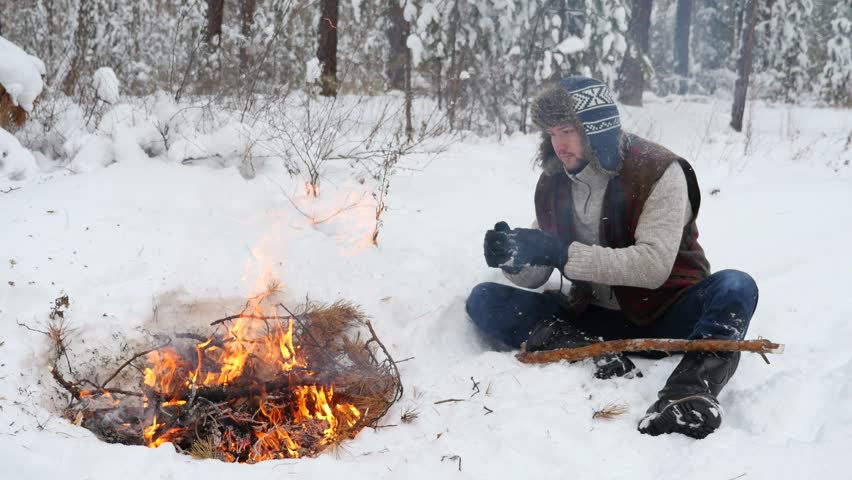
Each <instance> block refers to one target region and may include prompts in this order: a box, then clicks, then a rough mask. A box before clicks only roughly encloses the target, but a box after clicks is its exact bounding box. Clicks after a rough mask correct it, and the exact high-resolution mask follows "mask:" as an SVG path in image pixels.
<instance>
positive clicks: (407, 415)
mask: <svg viewBox="0 0 852 480" xmlns="http://www.w3.org/2000/svg"><path fill="white" fill-rule="evenodd" d="M419 416H420V412H419V411H418V410H417V408H415V407H408V408H406V409H405V410H404V411H403V412H402V416H400V418H399V419H400V420H402V423H413V422H414V421H415V420H417V417H419Z"/></svg>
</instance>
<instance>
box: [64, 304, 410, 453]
mask: <svg viewBox="0 0 852 480" xmlns="http://www.w3.org/2000/svg"><path fill="white" fill-rule="evenodd" d="M274 293H275V289H274V288H270V289H269V290H268V291H267V292H265V293H264V294H261V295H258V296H257V297H254V298H252V299H251V300H250V301H249V302H248V304H247V305H246V307H245V308H244V309H243V311H242V312H241V313H240V314H237V315H233V316H231V317H227V318H224V319H221V320H217V321H215V322H213V325H215V326H216V327H217V330H216V331H215V332H214V333H213V334H212V335H210V336H206V337H205V336H201V335H196V334H180V335H177V336H176V338H174V339H170V340H168V341H166V342H165V344H164V345H161V346H159V347H156V348H153V349H151V350H148V351H145V352H141V353H139V354H137V355H136V356H134V357H133V358H131V359H130V360H128V361H126V362H125V363H124V364H123V365H122V366H121V367H119V368H118V370H117V371H116V372H115V373H114V374H112V375H111V376H110V377H109V378H108V379H107V380H106V381H105V382H103V383H102V384H98V383H97V382H92V381H89V380H80V381H77V380H74V381H69V380H66V379H65V377H64V376H63V374H62V373H61V372H60V371H59V369H58V368H59V367H58V362H56V363H55V364H54V369H53V374H54V378H56V380H57V381H58V382H59V383H60V385H62V386H63V387H64V388H65V389H66V390H68V391H69V392H71V394H72V397H73V399H72V403H71V405H70V406H69V407H68V408H67V410H66V417H67V418H68V419H70V420H72V421H74V422H75V423H77V424H78V425H82V426H83V427H85V428H88V429H89V430H92V431H93V432H94V433H95V434H96V435H97V436H98V437H99V438H101V439H103V440H105V441H109V442H118V443H124V444H132V445H148V446H149V447H158V446H160V445H162V444H164V443H167V442H171V443H172V444H173V445H174V446H175V448H176V449H177V450H178V451H181V452H185V453H189V454H192V455H194V456H201V457H213V458H219V459H222V460H226V461H230V462H250V463H253V462H259V461H262V460H268V459H274V458H298V457H304V456H314V455H317V454H318V453H320V452H321V451H323V450H324V449H326V448H328V447H329V446H332V445H336V444H338V443H340V442H341V441H343V440H345V439H348V438H352V437H354V436H355V435H356V434H357V433H358V432H359V431H360V430H361V429H362V428H364V427H365V426H374V425H375V424H376V422H377V421H378V420H379V419H380V418H381V417H382V416H383V415H384V414H385V413H386V412H387V410H388V409H389V408H390V406H391V405H392V404H393V403H394V402H395V401H396V400H398V399H399V398H400V396H401V395H402V385H401V383H400V381H399V372H398V370H397V368H396V365H395V363H394V362H393V360H392V359H391V358H390V355H389V354H388V352H387V350H386V349H385V348H384V346H383V345H382V344H381V342H380V341H379V339H378V338H377V337H376V334H375V331H374V330H373V328H372V325H371V324H370V322H369V321H368V320H366V318H365V317H364V315H363V314H362V313H361V312H360V311H359V310H358V309H357V308H355V307H354V306H352V305H351V304H348V303H343V302H338V303H335V304H333V305H331V306H328V307H323V306H312V305H310V304H309V305H306V306H305V308H304V309H303V310H304V313H301V314H298V315H297V314H293V313H292V312H290V310H288V309H287V308H286V307H284V306H283V305H282V304H280V303H278V304H276V305H274V306H272V307H271V308H270V304H272V303H274V301H273V300H272V298H273V297H274ZM265 312H271V313H265ZM64 353H65V346H64V345H62V344H61V342H57V355H56V357H55V358H56V359H57V360H58V359H59V357H60V355H63V354H64ZM128 366H133V367H135V369H136V372H138V374H137V375H138V376H135V377H134V375H133V374H132V373H133V370H132V369H126V368H125V367H128ZM134 378H135V380H134ZM113 380H116V383H117V384H121V385H122V387H121V388H113V387H110V385H109V384H110V382H111V381H113ZM134 383H135V386H136V390H134V389H132V387H131V388H128V387H124V385H127V384H130V385H134ZM83 385H89V386H94V387H95V388H89V389H85V390H84V389H83V388H82V386H83Z"/></svg>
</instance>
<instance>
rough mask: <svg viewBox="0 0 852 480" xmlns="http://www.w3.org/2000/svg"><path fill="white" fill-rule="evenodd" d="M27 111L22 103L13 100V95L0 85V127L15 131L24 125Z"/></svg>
mask: <svg viewBox="0 0 852 480" xmlns="http://www.w3.org/2000/svg"><path fill="white" fill-rule="evenodd" d="M26 121H27V112H26V110H24V109H23V108H21V106H20V105H15V104H14V103H13V102H12V97H11V96H9V94H8V93H6V89H5V88H3V85H0V128H2V129H4V130H8V131H10V132H14V131H15V130H17V129H19V128H21V127H23V126H24V123H25V122H26Z"/></svg>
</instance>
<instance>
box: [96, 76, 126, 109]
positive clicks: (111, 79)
mask: <svg viewBox="0 0 852 480" xmlns="http://www.w3.org/2000/svg"><path fill="white" fill-rule="evenodd" d="M92 87H94V89H95V95H97V98H99V99H101V100H103V101H104V102H106V103H109V104H110V105H112V104H114V103H118V100H119V98H120V92H119V83H118V77H117V76H116V75H115V71H113V69H111V68H109V67H101V68H99V69H97V70H95V74H94V75H93V76H92Z"/></svg>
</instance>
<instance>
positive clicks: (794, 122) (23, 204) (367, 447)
mask: <svg viewBox="0 0 852 480" xmlns="http://www.w3.org/2000/svg"><path fill="white" fill-rule="evenodd" d="M160 108H161V109H165V110H168V108H167V105H166V104H165V103H164V104H162V105H161V107H160ZM729 111H730V104H729V102H728V101H727V100H715V99H706V98H693V99H686V100H685V99H683V98H680V97H679V98H677V99H676V100H666V99H657V98H648V99H647V104H646V106H645V108H642V109H636V108H622V114H623V121H624V124H625V127H626V129H628V130H631V131H633V132H635V133H637V134H640V135H642V136H645V137H647V138H649V139H651V140H655V141H659V142H661V143H662V144H664V145H666V146H667V147H668V148H670V149H672V150H673V151H675V152H676V153H678V154H680V155H683V156H685V157H686V158H687V159H689V160H690V161H691V162H692V164H693V166H694V167H695V169H696V171H697V174H698V178H699V182H700V185H701V189H702V193H703V199H702V206H701V213H700V216H699V226H700V229H701V242H702V245H703V246H704V248H705V250H706V252H707V255H708V258H709V259H710V261H711V263H712V266H713V269H714V270H721V269H725V268H737V269H741V270H744V271H746V272H748V273H750V274H751V275H752V276H753V277H754V278H755V279H756V280H757V283H758V285H759V287H760V303H759V305H758V309H757V313H756V315H755V317H754V319H753V321H752V324H751V328H750V330H749V334H748V338H758V337H764V338H769V339H771V340H773V341H776V342H780V343H784V344H786V351H785V353H784V354H782V355H772V356H771V357H770V360H771V361H772V364H771V365H766V364H765V363H764V362H763V360H762V359H761V358H760V357H759V356H756V355H749V354H745V355H744V356H743V359H742V361H741V363H740V367H739V370H738V372H737V374H736V375H735V376H734V378H733V379H732V380H731V382H730V383H729V385H728V386H727V387H726V388H725V390H724V391H723V393H722V394H721V396H720V398H719V400H720V403H721V404H722V406H723V408H724V413H723V420H722V426H721V428H720V429H719V430H718V431H717V432H715V433H713V434H712V435H710V436H709V437H708V438H706V439H704V440H700V441H697V440H693V439H691V438H688V437H685V436H681V435H665V436H661V437H650V436H645V435H641V434H639V433H638V432H637V430H636V426H637V422H638V421H639V420H640V418H641V417H642V416H643V414H644V412H645V409H646V408H647V407H648V406H649V405H650V404H651V403H652V402H653V401H654V400H655V398H656V393H657V391H658V390H659V389H660V388H661V387H662V386H663V384H664V383H665V379H666V378H667V377H668V375H669V374H670V373H671V371H672V369H673V368H674V366H675V365H676V363H677V361H678V359H677V358H668V359H663V360H657V361H653V360H646V359H637V360H636V363H637V365H638V367H639V368H640V369H641V370H642V372H643V373H644V377H642V378H634V379H614V380H598V379H595V378H594V377H593V368H594V367H593V366H592V365H591V364H590V363H578V364H566V363H559V364H551V365H544V366H530V365H525V364H521V363H519V362H518V361H517V360H516V359H515V357H514V354H513V352H507V351H495V350H494V349H493V348H492V347H491V346H490V345H489V343H488V342H486V341H484V340H483V339H481V338H480V337H479V336H478V335H477V332H476V331H475V330H474V328H473V326H472V325H471V323H470V322H469V320H468V319H467V318H466V316H465V312H464V301H465V298H466V297H467V295H468V293H469V292H470V290H471V288H472V287H473V286H474V285H476V284H477V283H479V282H483V281H497V282H503V281H504V280H503V277H502V275H501V274H500V272H499V271H496V270H494V269H489V268H488V267H487V266H486V265H485V262H484V260H483V258H482V238H483V235H484V232H485V230H486V229H488V228H490V226H492V225H493V224H494V223H495V222H496V221H498V220H505V221H507V222H508V223H509V224H510V225H515V224H517V225H523V224H529V222H530V221H531V220H532V218H533V215H534V213H533V203H532V194H533V189H534V186H535V182H536V179H537V177H538V173H537V171H536V170H535V169H533V168H531V162H530V160H531V158H532V155H533V153H534V151H535V149H536V146H537V143H538V136H537V135H535V134H530V135H520V134H518V135H514V136H511V137H508V138H506V137H504V138H503V140H502V141H497V140H496V139H495V138H475V137H469V138H467V139H466V140H464V141H463V142H460V143H457V144H455V145H453V146H452V147H451V148H450V149H449V150H448V151H446V152H445V153H442V154H440V155H439V156H437V157H436V158H434V159H432V160H431V162H430V161H427V160H426V159H425V158H422V157H418V156H409V157H403V160H402V162H403V165H402V166H404V167H407V168H406V169H401V170H400V171H399V172H397V174H396V175H395V176H393V177H392V179H391V185H392V186H391V188H390V190H389V194H388V197H387V204H388V207H389V208H388V210H387V211H386V212H385V213H384V215H383V217H382V218H383V220H384V225H383V226H382V229H381V232H380V235H379V246H378V247H377V248H376V247H373V246H372V245H371V244H370V240H369V237H370V233H371V231H372V227H373V221H374V215H375V211H374V208H375V206H374V204H373V203H372V200H371V197H370V195H369V188H370V187H369V186H368V185H362V184H360V183H358V182H357V181H356V180H355V179H353V178H352V174H351V171H350V169H349V168H348V167H347V166H345V165H343V164H340V165H338V166H335V165H337V164H333V165H332V166H331V167H329V168H328V169H327V170H326V171H325V177H324V180H323V183H322V188H321V192H322V193H321V195H320V197H319V198H318V199H314V198H310V197H307V196H304V194H302V193H301V192H302V182H303V180H302V179H300V178H290V177H289V176H288V175H287V174H286V172H285V171H284V170H283V167H280V166H279V162H273V161H268V162H267V163H266V165H265V166H264V167H263V168H262V169H261V170H260V171H259V172H258V175H257V176H256V178H254V179H252V180H246V179H244V178H243V176H241V175H240V174H239V173H238V172H237V171H236V168H235V167H234V166H228V167H225V168H203V167H188V166H184V165H182V164H181V163H180V162H174V161H169V160H168V159H167V156H168V157H171V151H169V152H166V151H160V152H159V154H158V155H156V156H154V157H153V158H149V157H148V155H144V154H142V153H141V150H140V148H139V146H138V144H137V141H136V137H134V135H137V134H138V135H142V133H138V132H137V134H134V133H133V128H137V127H134V126H133V125H130V124H128V125H123V124H121V122H118V125H117V126H116V125H114V128H113V131H114V132H115V136H116V137H120V138H116V139H114V141H113V142H112V143H111V145H109V146H108V145H105V144H87V145H90V146H86V147H85V148H83V149H81V150H79V152H78V153H77V156H78V157H80V156H81V155H85V156H91V157H93V158H94V159H95V160H94V161H92V164H93V165H95V166H96V165H98V164H99V163H103V159H104V158H107V157H110V158H114V159H115V160H116V162H115V163H112V164H111V165H110V166H109V167H108V168H93V169H92V170H91V171H89V172H87V173H79V174H73V173H71V172H70V171H69V170H67V169H61V170H55V171H52V172H42V173H41V174H40V175H38V176H37V177H35V178H33V179H31V181H29V182H27V183H25V184H23V186H22V187H21V188H20V189H18V190H14V191H10V192H9V193H6V194H0V202H2V208H0V231H2V234H0V252H3V257H2V258H0V379H2V381H0V464H2V475H0V477H2V478H4V479H6V478H8V479H24V480H28V479H33V480H35V479H44V478H67V479H81V480H82V479H110V480H114V479H116V478H121V479H128V480H129V479H179V478H204V479H207V480H225V479H231V478H240V479H241V480H251V479H269V478H289V477H290V476H291V475H292V476H295V478H359V479H360V478H363V479H371V480H373V479H377V478H388V479H396V478H400V479H401V478H405V479H433V478H436V477H437V478H471V479H486V478H487V479H495V480H498V479H517V478H569V477H570V478H582V479H586V478H629V479H631V480H645V479H648V480H651V479H661V478H664V479H668V478H671V479H675V478H689V479H708V480H720V479H729V478H738V477H743V478H747V479H773V480H778V479H801V478H845V477H846V476H847V475H848V472H849V470H850V467H852V459H850V457H849V455H848V453H847V449H848V442H849V439H850V438H852V401H850V400H852V350H850V349H849V348H848V345H849V344H850V343H852V322H850V321H849V319H850V318H852V301H850V299H849V298H850V297H849V295H848V289H849V285H850V284H852V268H850V266H852V265H850V263H849V260H848V258H849V255H848V248H849V244H850V241H852V227H850V225H852V213H850V209H849V205H852V188H850V186H852V173H850V167H849V162H850V161H852V152H850V148H849V146H848V144H846V135H847V134H848V132H849V131H850V129H852V113H850V112H849V111H848V110H846V111H843V110H821V109H812V108H802V107H788V106H783V107H782V106H773V105H765V104H757V105H755V107H754V109H753V110H751V109H750V110H749V111H752V112H753V115H754V120H753V123H752V132H751V137H750V139H748V140H747V138H746V136H745V135H743V134H737V133H734V132H732V131H730V130H729V128H728V127H727V123H728V121H729ZM747 122H748V119H747ZM113 123H115V122H113ZM239 128H243V127H239ZM239 128H237V127H233V126H232V127H227V128H225V129H223V130H222V131H221V132H220V135H223V136H224V135H237V134H238V133H237V132H238V131H240V130H239ZM122 132H123V133H122ZM2 134H3V132H0V135H2ZM121 138H123V139H124V140H121ZM0 141H3V137H2V136H0ZM123 142H125V143H123ZM233 142H234V143H236V142H238V140H236V139H235V140H233ZM225 143H227V142H225ZM18 147H19V146H18ZM746 148H748V152H747V153H746ZM129 152H130V153H132V152H137V153H133V154H130V153H129ZM81 161H82V159H81ZM367 183H368V184H369V182H367ZM7 186H8V184H0V189H2V190H5V189H6V188H7ZM282 191H283V192H287V193H288V194H289V195H290V196H291V198H292V200H293V202H294V203H295V204H296V205H299V206H300V208H301V210H303V211H305V212H307V213H309V214H314V215H315V216H316V217H317V218H320V217H324V216H327V215H328V214H329V213H332V212H335V211H337V210H338V209H340V207H341V206H343V205H345V204H347V203H348V202H350V201H351V199H352V198H356V199H357V198H361V199H362V203H361V205H360V206H359V207H357V208H353V209H348V210H344V211H343V212H341V213H339V214H338V215H336V216H334V217H333V218H332V219H331V220H329V221H327V222H325V223H321V224H318V225H313V224H312V223H311V222H310V221H309V220H308V219H307V218H306V217H305V216H303V215H302V214H301V213H299V212H297V210H296V209H295V207H294V205H293V203H291V201H290V200H289V199H288V198H287V197H285V195H284V193H282ZM365 193H367V195H364V194H365ZM264 268H271V270H272V272H273V273H274V274H275V275H276V276H277V277H278V278H279V279H280V280H281V281H282V283H283V285H284V287H285V295H286V297H287V298H288V299H289V301H290V302H291V303H292V304H298V303H299V302H301V301H302V300H303V299H304V298H305V296H306V295H310V298H311V299H313V300H320V301H333V300H335V299H338V298H345V299H349V300H352V301H354V302H356V303H358V304H360V305H361V306H362V307H363V309H364V310H365V311H366V312H367V314H368V315H369V316H371V317H372V319H373V324H374V326H375V328H376V330H377V332H378V334H379V336H380V337H381V338H382V340H383V341H384V343H385V344H386V345H387V347H388V348H389V350H390V351H391V353H392V354H393V355H394V356H395V357H396V359H398V360H399V359H405V358H409V357H413V358H411V359H410V360H408V361H405V362H403V363H400V364H399V367H400V369H401V375H402V380H403V383H404V386H405V395H404V397H403V398H402V400H400V401H399V402H398V403H397V404H396V405H395V406H394V407H393V408H392V409H391V411H390V412H389V413H388V415H387V416H386V417H385V418H384V419H383V421H382V423H383V424H384V425H395V426H389V427H387V428H381V429H377V430H371V429H365V430H364V431H362V432H361V433H360V434H359V435H358V436H357V437H356V438H355V439H354V440H351V441H348V442H346V443H345V444H344V448H343V449H341V450H339V451H338V453H337V454H336V455H335V454H332V453H325V454H322V455H320V456H319V457H318V458H314V459H300V460H281V461H268V462H263V463H260V464H256V465H232V464H225V463H222V462H219V461H216V460H205V461H199V460H193V459H191V458H190V457H188V456H184V455H181V454H178V453H176V452H175V451H174V449H173V448H172V447H171V446H170V445H169V444H166V445H164V446H162V447H160V448H157V449H149V448H145V447H129V446H123V445H113V444H106V443H103V442H101V441H100V440H98V439H96V438H95V436H94V435H93V434H92V433H91V432H89V431H88V430H85V429H82V428H80V427H76V426H73V425H72V424H70V423H69V422H67V421H66V420H64V419H62V418H61V417H60V416H59V415H58V414H57V412H58V408H59V406H61V405H62V402H61V401H60V400H59V398H61V396H58V395H57V394H56V392H57V390H56V386H55V384H54V382H53V380H52V379H51V377H50V374H49V372H48V370H47V364H48V360H47V358H46V352H47V351H48V347H49V345H48V343H49V342H48V339H47V338H46V337H45V336H43V335H41V334H39V333H34V332H31V331H29V330H27V329H26V328H23V327H21V326H19V325H18V324H19V323H22V324H26V325H28V326H30V327H31V328H35V329H43V328H45V324H46V321H47V314H48V312H49V310H50V306H51V305H52V302H53V300H54V299H55V298H56V297H58V296H60V295H61V294H63V293H67V294H68V295H69V296H70V299H71V304H72V306H71V308H70V310H69V311H68V312H67V315H66V316H67V319H68V321H69V322H70V325H71V326H72V327H73V328H74V331H73V333H72V336H71V337H70V338H69V339H68V343H69V344H70V345H71V347H72V350H73V351H75V352H77V353H78V354H82V353H85V352H87V351H91V350H92V349H97V350H98V351H100V352H103V353H105V354H108V355H112V354H119V348H120V345H121V343H122V342H125V341H130V340H134V339H138V338H141V335H142V334H141V329H146V330H148V331H152V332H178V331H183V330H182V329H183V328H185V325H184V324H183V323H182V322H183V320H181V316H180V315H178V314H176V312H178V313H179V312H181V311H182V312H186V311H189V310H191V308H190V307H191V306H194V305H198V306H199V308H198V309H197V310H195V311H196V314H195V315H196V317H199V316H200V317H202V319H203V320H213V319H215V318H219V317H221V316H225V315H227V314H230V313H234V312H235V311H236V310H237V309H238V308H239V307H240V306H241V305H242V304H243V303H244V302H245V299H246V298H247V297H248V296H250V295H252V294H254V293H256V288H255V285H256V281H257V280H258V278H259V276H260V273H259V272H260V271H261V270H263V269H264ZM554 286H558V280H557V279H556V278H555V277H554V278H552V279H551V282H550V284H549V285H548V287H554ZM155 306H157V307H158V308H157V312H158V313H157V316H156V317H155V316H154V313H153V310H154V307H155ZM202 307H204V308H202ZM198 312H202V313H203V312H206V313H205V314H204V315H202V314H201V313H198ZM214 314H215V315H218V316H216V317H215V318H213V316H214ZM219 314H221V315H219ZM175 319H178V320H175ZM83 359H85V357H83ZM473 381H476V382H478V385H479V393H475V391H474V390H473V389H472V387H473ZM449 398H458V399H463V400H464V401H462V402H455V403H444V404H438V405H436V404H435V402H437V401H440V400H444V399H449ZM614 402H616V403H621V404H623V405H625V406H626V407H627V409H628V411H627V413H626V414H625V415H623V416H621V417H618V418H615V419H613V420H610V421H604V420H599V419H593V418H592V414H593V412H594V411H595V410H596V409H598V408H601V407H602V406H605V405H608V404H611V403H614ZM486 407H487V408H488V409H490V410H492V411H493V413H488V411H487V410H486ZM409 408H415V409H416V410H417V411H418V412H419V417H418V418H417V419H416V420H415V421H414V422H412V423H410V424H405V423H402V422H401V421H400V415H401V413H402V412H403V411H404V410H406V409H409ZM454 455H457V456H459V457H460V458H461V465H460V467H461V468H460V469H459V464H458V462H457V461H451V460H449V459H448V458H449V457H450V456H454ZM442 459H444V460H443V461H442Z"/></svg>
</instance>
